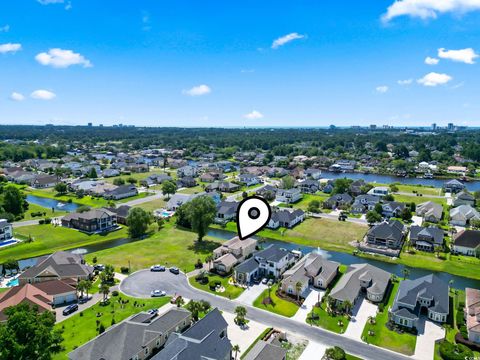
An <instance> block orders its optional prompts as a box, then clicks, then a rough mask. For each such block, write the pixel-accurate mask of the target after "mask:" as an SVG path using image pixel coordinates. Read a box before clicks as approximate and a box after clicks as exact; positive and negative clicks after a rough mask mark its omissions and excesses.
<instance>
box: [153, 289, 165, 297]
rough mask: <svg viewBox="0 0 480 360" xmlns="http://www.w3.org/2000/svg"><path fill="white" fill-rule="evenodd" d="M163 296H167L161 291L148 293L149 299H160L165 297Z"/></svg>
mask: <svg viewBox="0 0 480 360" xmlns="http://www.w3.org/2000/svg"><path fill="white" fill-rule="evenodd" d="M165 295H167V293H166V292H165V291H163V290H153V291H152V292H151V293H150V296H151V297H162V296H165Z"/></svg>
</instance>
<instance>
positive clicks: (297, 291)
mask: <svg viewBox="0 0 480 360" xmlns="http://www.w3.org/2000/svg"><path fill="white" fill-rule="evenodd" d="M302 286H303V285H302V283H301V282H300V281H297V283H296V284H295V291H296V293H297V301H298V300H300V291H302Z"/></svg>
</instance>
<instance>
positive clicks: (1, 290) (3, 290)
mask: <svg viewBox="0 0 480 360" xmlns="http://www.w3.org/2000/svg"><path fill="white" fill-rule="evenodd" d="M8 289H9V288H0V294H1V293H3V292H5V291H7V290H8Z"/></svg>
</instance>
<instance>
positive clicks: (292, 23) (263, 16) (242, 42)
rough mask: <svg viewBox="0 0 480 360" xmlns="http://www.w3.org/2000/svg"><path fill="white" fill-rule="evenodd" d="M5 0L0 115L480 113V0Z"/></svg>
mask: <svg viewBox="0 0 480 360" xmlns="http://www.w3.org/2000/svg"><path fill="white" fill-rule="evenodd" d="M443 5H444V6H439V5H438V4H437V3H435V2H429V1H420V0H398V1H394V0H379V1H376V2H373V3H371V4H368V7H365V4H362V3H361V2H357V1H346V2H341V3H339V2H336V3H335V2H334V3H331V2H328V3H326V2H318V3H313V2H310V1H296V2H287V1H275V2H273V1H270V0H267V1H263V2H258V1H252V0H246V1H242V2H228V3H226V2H220V1H210V2H205V3H200V2H195V1H191V0H190V1H187V0H185V1H163V2H161V3H159V2H157V1H154V0H139V1H135V2H128V3H127V2H113V1H111V0H106V1H102V2H96V1H92V0H82V1H79V0H71V1H70V0H25V1H22V2H14V1H4V2H2V3H0V76H1V79H2V81H1V82H0V124H32V125H44V124H47V123H50V124H54V125H87V124H88V123H92V124H93V125H94V126H98V125H99V124H103V125H105V126H111V125H114V124H119V123H123V124H128V125H135V126H179V127H209V126H212V127H257V126H258V127H328V126H329V125H331V124H333V125H336V126H338V127H349V126H364V127H365V126H367V127H368V126H369V125H370V124H375V125H377V126H380V127H381V126H382V125H385V124H386V125H390V126H396V127H402V126H410V127H413V126H416V127H430V126H431V125H432V124H433V123H436V124H437V126H439V127H445V126H447V124H448V123H453V124H455V125H457V126H469V127H475V126H480V71H479V70H478V62H479V61H480V58H479V54H480V45H478V38H479V36H480V26H478V25H479V24H480V0H455V1H454V0H444V3H443Z"/></svg>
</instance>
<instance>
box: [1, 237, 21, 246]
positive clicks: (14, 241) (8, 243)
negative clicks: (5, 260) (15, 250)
mask: <svg viewBox="0 0 480 360" xmlns="http://www.w3.org/2000/svg"><path fill="white" fill-rule="evenodd" d="M17 242H18V240H16V239H8V240H3V241H0V248H1V247H4V246H8V245H13V244H16V243H17Z"/></svg>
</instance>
